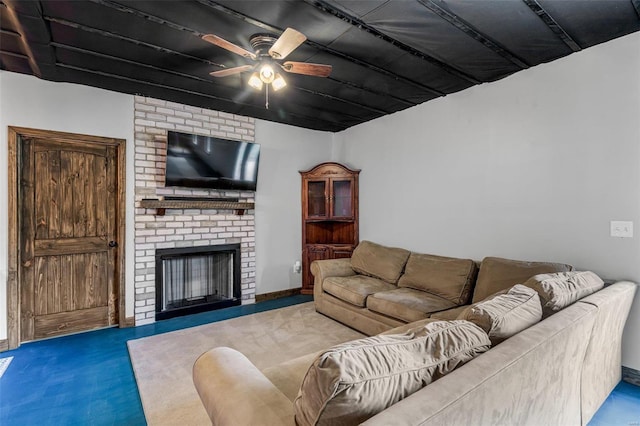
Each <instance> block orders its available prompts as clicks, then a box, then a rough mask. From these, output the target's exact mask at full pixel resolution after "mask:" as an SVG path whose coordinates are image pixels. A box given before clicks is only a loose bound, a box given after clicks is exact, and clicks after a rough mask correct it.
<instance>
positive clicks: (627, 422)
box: [589, 382, 640, 426]
mask: <svg viewBox="0 0 640 426" xmlns="http://www.w3.org/2000/svg"><path fill="white" fill-rule="evenodd" d="M618 425H619V426H640V387H638V386H634V385H632V384H630V383H627V382H620V383H619V384H618V386H616V388H615V389H614V390H613V392H611V394H610V395H609V397H608V398H607V400H606V401H605V402H604V404H602V407H600V409H599V410H598V412H597V413H596V414H595V415H594V416H593V418H592V419H591V421H590V422H589V426H618Z"/></svg>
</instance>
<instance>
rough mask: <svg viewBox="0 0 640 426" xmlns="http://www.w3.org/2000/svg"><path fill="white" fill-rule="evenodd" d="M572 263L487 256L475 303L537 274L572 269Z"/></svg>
mask: <svg viewBox="0 0 640 426" xmlns="http://www.w3.org/2000/svg"><path fill="white" fill-rule="evenodd" d="M572 269H573V267H572V266H571V265H565V264H564V263H551V262H525V261H521V260H511V259H503V258H500V257H485V258H484V259H483V260H482V263H481V264H480V271H479V272H478V280H477V282H476V288H475V290H474V292H473V303H475V302H479V301H481V300H484V299H486V298H487V297H489V296H491V295H492V294H494V293H497V292H499V291H502V290H506V289H508V288H511V287H513V286H514V285H516V284H522V283H524V282H525V281H527V280H528V279H529V278H531V277H532V276H534V275H537V274H547V273H553V272H567V271H571V270H572Z"/></svg>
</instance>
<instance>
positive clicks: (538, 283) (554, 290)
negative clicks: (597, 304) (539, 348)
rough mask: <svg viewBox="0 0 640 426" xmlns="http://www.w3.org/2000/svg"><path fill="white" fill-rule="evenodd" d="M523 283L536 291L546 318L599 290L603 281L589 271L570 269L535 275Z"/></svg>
mask: <svg viewBox="0 0 640 426" xmlns="http://www.w3.org/2000/svg"><path fill="white" fill-rule="evenodd" d="M524 285H525V286H527V287H531V288H532V289H534V290H535V291H537V292H538V294H539V295H540V302H541V303H542V311H543V314H544V317H545V318H546V317H548V316H549V315H552V314H553V313H555V312H558V311H559V310H561V309H564V308H565V307H567V306H569V305H571V304H572V303H574V302H576V301H578V300H580V299H582V298H583V297H586V296H588V295H590V294H592V293H595V292H596V291H598V290H600V289H601V288H602V287H604V281H602V279H601V278H600V277H599V276H597V275H596V274H594V273H593V272H591V271H571V272H558V273H555V274H539V275H535V276H533V277H531V278H530V279H528V280H527V281H526V282H525V283H524Z"/></svg>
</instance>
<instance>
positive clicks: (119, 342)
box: [0, 296, 640, 426]
mask: <svg viewBox="0 0 640 426" xmlns="http://www.w3.org/2000/svg"><path fill="white" fill-rule="evenodd" d="M310 300H311V296H293V297H287V298H282V299H277V300H271V301H267V302H262V303H257V304H255V305H245V306H236V307H233V308H227V309H221V310H218V311H212V312H205V313H202V314H196V315H190V316H187V317H181V318H174V319H170V320H166V321H160V322H157V323H155V324H151V325H145V326H141V327H134V328H125V329H118V328H111V329H105V330H98V331H93V332H88V333H82V334H76V335H73V336H66V337H58V338H55V339H49V340H43V341H39V342H32V343H26V344H23V345H22V346H21V347H20V348H18V349H16V350H13V351H8V352H3V353H0V358H4V357H9V356H13V357H14V358H13V361H12V362H11V364H10V365H9V368H8V369H7V371H6V372H5V373H4V376H3V377H2V378H0V425H2V426H13V425H16V426H17V425H20V426H23V425H24V426H28V425H38V426H40V425H56V426H58V425H145V424H146V421H145V418H144V413H143V411H142V405H141V403H140V396H139V395H138V388H137V386H136V381H135V378H134V376H133V370H132V368H131V362H130V360H129V353H128V351H127V341H128V340H131V339H139V338H141V337H147V336H152V335H154V334H160V333H166V332H169V331H175V330H180V329H183V328H188V327H194V326H198V325H202V324H208V323H211V322H215V321H221V320H225V319H229V318H234V317H238V316H242V315H248V314H253V313H256V312H263V311H268V310H270V309H277V308H281V307H284V306H289V305H294V304H297V303H303V302H307V301H310ZM605 425H606V426H614V425H620V426H640V387H637V386H633V385H630V384H628V383H625V382H621V383H620V384H619V385H618V386H617V387H616V388H615V389H614V391H613V392H612V393H611V395H610V396H609V398H608V399H607V400H606V401H605V403H604V404H603V406H602V407H601V408H600V410H599V411H598V412H597V413H596V415H595V416H594V418H593V419H592V421H591V422H590V423H589V426H605ZM184 426H188V425H184Z"/></svg>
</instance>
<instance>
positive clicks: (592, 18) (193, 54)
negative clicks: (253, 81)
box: [0, 0, 640, 131]
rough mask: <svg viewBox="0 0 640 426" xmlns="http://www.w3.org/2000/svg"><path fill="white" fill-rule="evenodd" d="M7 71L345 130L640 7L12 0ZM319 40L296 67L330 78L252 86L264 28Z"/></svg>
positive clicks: (608, 3)
mask: <svg viewBox="0 0 640 426" xmlns="http://www.w3.org/2000/svg"><path fill="white" fill-rule="evenodd" d="M0 17H1V38H0V65H1V67H2V69H4V70H8V71H13V72H18V73H24V74H32V75H35V76H37V77H40V78H42V79H45V80H52V81H67V82H74V83H80V84H85V85H89V86H96V87H102V88H105V89H110V90H115V91H118V92H124V93H131V94H141V95H145V96H151V97H156V98H160V99H166V100H171V101H174V102H179V103H184V104H189V105H195V106H200V107H206V108H210V109H215V110H220V111H226V112H230V113H234V114H241V115H247V116H251V117H256V118H261V119H266V120H271V121H277V122H282V123H287V124H291V125H294V126H301V127H306V128H311V129H320V130H328V131H339V130H342V129H345V128H348V127H350V126H353V125H356V124H359V123H362V122H365V121H368V120H371V119H374V118H376V117H380V116H382V115H385V114H390V113H393V112H395V111H400V110H403V109H405V108H409V107H412V106H414V105H417V104H420V103H422V102H425V101H429V100H431V99H435V98H437V97H440V96H445V95H447V94H449V93H453V92H457V91H460V90H463V89H466V88H468V87H471V86H473V85H476V84H480V83H486V82H491V81H495V80H498V79H501V78H503V77H506V76H508V75H510V74H512V73H514V72H517V71H520V70H522V69H526V68H529V67H532V66H535V65H538V64H540V63H543V62H549V61H553V60H555V59H558V58H561V57H563V56H566V55H569V54H571V53H573V52H576V51H579V50H581V49H585V48H587V47H590V46H593V45H595V44H598V43H602V42H605V41H608V40H611V39H614V38H616V37H620V36H622V35H625V34H629V33H632V32H634V31H638V30H639V29H640V0H320V1H313V0H308V1H307V0H297V1H245V0H241V1H210V0H199V1H167V0H165V1H142V0H113V1H112V0H90V1H78V0H73V1H60V0H55V1H44V0H42V1H17V0H1V1H0ZM287 27H292V28H295V29H297V30H298V31H301V32H302V33H304V34H305V35H306V36H307V38H308V40H307V41H306V42H305V43H304V44H303V45H301V46H300V47H299V48H297V49H296V50H295V51H294V52H293V53H291V54H290V55H289V56H288V57H287V60H291V61H299V62H312V63H323V64H330V65H332V66H333V72H332V73H331V75H330V76H329V77H328V78H319V77H310V76H305V75H299V74H289V73H285V75H284V77H285V79H286V80H287V82H288V86H287V87H286V89H284V90H282V91H280V92H277V93H270V99H269V101H270V102H269V109H268V110H267V109H266V108H265V93H264V89H263V91H262V92H256V91H254V90H253V89H250V88H248V87H247V84H246V83H247V79H248V77H249V74H250V73H243V74H239V75H233V76H229V77H224V78H213V77H211V76H210V75H209V73H210V72H212V71H217V70H221V69H224V68H225V67H226V68H230V67H236V66H241V65H246V64H249V63H251V61H250V60H248V59H245V58H243V57H241V56H239V55H236V54H234V53H231V52H229V51H227V50H224V49H222V48H219V47H217V46H214V45H212V44H209V43H207V42H205V41H203V40H202V39H201V36H202V35H204V34H209V33H212V34H216V35H218V36H220V37H222V38H224V39H226V40H227V41H230V42H232V43H235V44H237V45H239V46H241V47H243V48H245V49H247V50H252V49H251V45H250V44H249V39H250V37H251V36H252V35H253V34H256V33H265V32H267V33H272V34H275V35H276V36H278V35H280V34H281V33H282V31H284V29H286V28H287Z"/></svg>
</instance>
